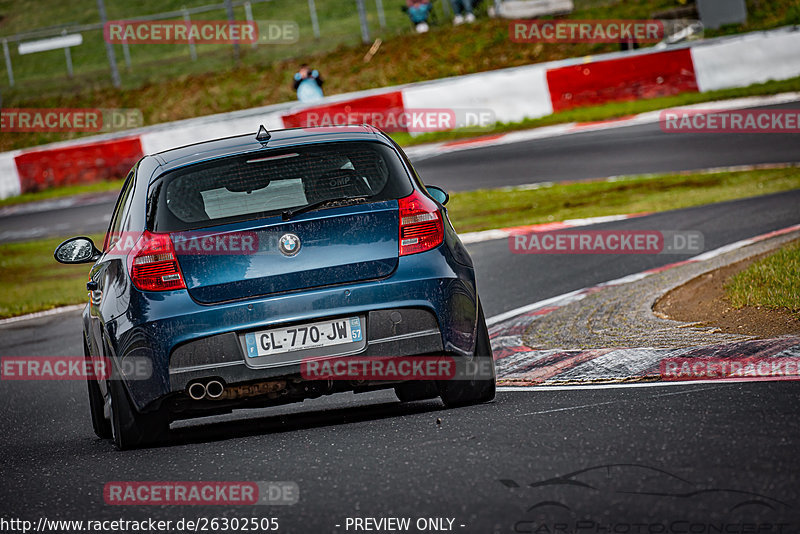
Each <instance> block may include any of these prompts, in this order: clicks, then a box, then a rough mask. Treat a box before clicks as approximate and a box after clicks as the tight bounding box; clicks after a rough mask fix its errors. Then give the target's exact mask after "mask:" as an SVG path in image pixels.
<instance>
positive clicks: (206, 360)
mask: <svg viewBox="0 0 800 534" xmlns="http://www.w3.org/2000/svg"><path fill="white" fill-rule="evenodd" d="M365 329H366V332H367V340H366V344H365V347H364V348H363V349H362V350H359V351H358V352H352V353H347V354H344V355H334V357H347V356H359V357H364V356H367V357H372V356H408V355H414V354H431V353H441V352H443V351H444V347H443V346H442V334H441V330H440V328H439V325H438V323H437V321H436V317H435V316H434V315H433V313H432V312H430V311H428V310H425V309H420V308H401V309H383V310H374V311H370V312H369V313H368V314H367V315H366V325H365ZM302 357H303V356H300V355H298V356H297V357H291V354H290V358H291V359H290V360H289V362H285V363H280V364H276V365H269V366H258V367H255V366H252V365H249V364H248V362H247V361H246V356H245V354H244V351H243V350H242V341H241V333H239V332H228V333H225V334H217V335H215V336H210V337H207V338H203V339H198V340H196V341H190V342H188V343H184V344H183V345H180V346H179V347H176V348H175V350H173V351H172V354H171V357H170V362H169V377H170V391H171V392H173V393H176V392H183V391H185V390H186V389H187V388H188V385H189V384H190V383H191V382H193V381H197V380H207V379H210V378H215V379H218V380H220V381H222V382H223V383H224V384H231V385H234V384H238V383H244V382H251V381H257V380H270V379H275V378H285V377H288V376H297V375H300V371H301V369H300V365H301V364H300V362H301V361H302Z"/></svg>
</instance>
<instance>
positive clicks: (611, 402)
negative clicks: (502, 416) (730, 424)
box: [517, 387, 719, 417]
mask: <svg viewBox="0 0 800 534" xmlns="http://www.w3.org/2000/svg"><path fill="white" fill-rule="evenodd" d="M711 389H719V388H716V387H714V388H698V389H692V390H690V391H676V392H674V393H663V394H661V395H651V396H650V397H648V399H657V398H659V397H671V396H673V395H688V394H690V393H696V392H698V391H708V390H711ZM632 400H635V399H614V400H611V401H605V402H594V403H591V404H581V405H579V406H566V407H564V408H554V409H552V410H542V411H540V412H530V413H523V414H520V415H518V416H517V417H525V416H528V415H544V414H548V413H555V412H567V411H570V410H580V409H582V408H595V407H597V406H605V405H608V404H619V403H621V402H630V401H632Z"/></svg>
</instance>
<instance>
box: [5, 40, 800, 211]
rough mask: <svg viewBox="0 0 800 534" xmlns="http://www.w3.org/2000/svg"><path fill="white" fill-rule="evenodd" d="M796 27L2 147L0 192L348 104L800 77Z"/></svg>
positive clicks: (391, 105) (539, 103) (505, 111)
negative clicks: (23, 146)
mask: <svg viewBox="0 0 800 534" xmlns="http://www.w3.org/2000/svg"><path fill="white" fill-rule="evenodd" d="M797 50H800V31H795V30H794V28H782V29H778V30H773V31H769V32H757V33H751V34H744V35H739V36H734V37H724V38H719V39H711V40H708V41H700V42H698V43H693V44H692V45H691V46H679V47H673V48H670V49H668V50H659V49H655V48H648V49H643V50H638V51H634V52H617V53H612V54H603V55H599V56H590V57H586V58H575V59H570V60H564V61H556V62H550V63H541V64H535V65H529V66H524V67H516V68H510V69H501V70H496V71H490V72H482V73H477V74H469V75H465V76H457V77H453V78H446V79H442V80H435V81H429V82H419V83H414V84H409V85H405V86H400V87H387V88H382V89H377V90H372V91H360V92H356V93H348V94H342V95H336V96H333V97H328V98H325V99H324V100H323V101H321V103H319V104H317V105H312V106H303V105H300V104H278V105H274V106H266V107H263V108H256V109H250V110H242V111H238V112H233V113H225V114H220V115H212V116H207V117H199V118H197V119H189V120H184V121H177V122H173V123H166V124H160V125H156V126H152V127H148V128H141V129H139V130H135V131H129V132H122V133H121V134H117V135H106V136H97V137H92V138H83V139H79V140H75V141H69V142H64V143H57V144H54V145H45V146H42V147H37V148H33V149H25V150H21V151H13V152H6V153H2V154H0V198H5V197H7V196H12V195H16V194H19V193H21V192H27V191H34V190H37V189H40V188H43V187H53V186H59V185H64V184H70V183H84V182H90V181H94V180H102V179H107V178H109V177H112V176H116V177H122V176H124V174H125V173H126V172H127V170H128V169H129V168H130V166H131V165H132V164H133V163H134V162H135V161H136V160H137V159H138V158H139V157H141V155H142V154H152V153H155V152H160V151H163V150H166V149H169V148H173V147H177V146H182V145H186V144H191V143H197V142H200V141H205V140H209V139H215V138H220V137H225V136H232V135H239V134H245V133H248V132H255V131H256V130H257V128H258V124H264V125H265V126H266V127H267V128H268V129H277V128H282V127H302V126H308V125H314V124H315V122H314V121H312V120H311V119H312V118H313V119H315V120H316V123H317V124H318V123H319V120H320V117H321V116H326V117H339V116H341V117H346V116H347V114H348V113H349V112H354V115H358V112H359V111H361V112H363V111H368V112H370V113H375V112H380V113H383V114H385V115H391V114H399V113H403V111H404V110H409V109H414V110H419V109H451V110H491V111H492V112H493V114H494V118H495V120H497V121H499V122H511V121H520V120H523V119H526V118H538V117H543V116H546V115H549V114H551V113H553V112H557V111H562V110H567V109H572V108H575V107H580V106H588V105H596V104H602V103H606V102H613V101H625V100H637V99H644V98H653V97H658V96H667V95H675V94H679V93H683V92H696V91H700V92H705V91H713V90H716V89H723V88H730V87H744V86H748V85H751V84H753V83H761V82H765V81H768V80H783V79H788V78H793V77H796V76H800V54H797V52H796V51H797Z"/></svg>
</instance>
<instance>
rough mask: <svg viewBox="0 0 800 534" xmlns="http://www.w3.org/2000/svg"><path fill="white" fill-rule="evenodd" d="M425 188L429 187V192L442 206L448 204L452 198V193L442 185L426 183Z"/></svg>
mask: <svg viewBox="0 0 800 534" xmlns="http://www.w3.org/2000/svg"><path fill="white" fill-rule="evenodd" d="M425 189H427V190H428V193H430V194H431V196H432V197H433V199H434V200H435V201H436V202H438V203H439V204H441V205H442V206H444V205H445V204H447V201H448V200H450V195H448V194H447V191H445V190H444V189H442V188H441V187H438V186H435V185H426V186H425Z"/></svg>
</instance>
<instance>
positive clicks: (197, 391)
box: [189, 382, 206, 400]
mask: <svg viewBox="0 0 800 534" xmlns="http://www.w3.org/2000/svg"><path fill="white" fill-rule="evenodd" d="M189 396H190V397H191V398H193V399H194V400H200V399H202V398H203V397H205V396H206V386H204V385H203V384H202V383H201V382H195V383H194V384H192V385H191V386H189Z"/></svg>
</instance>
